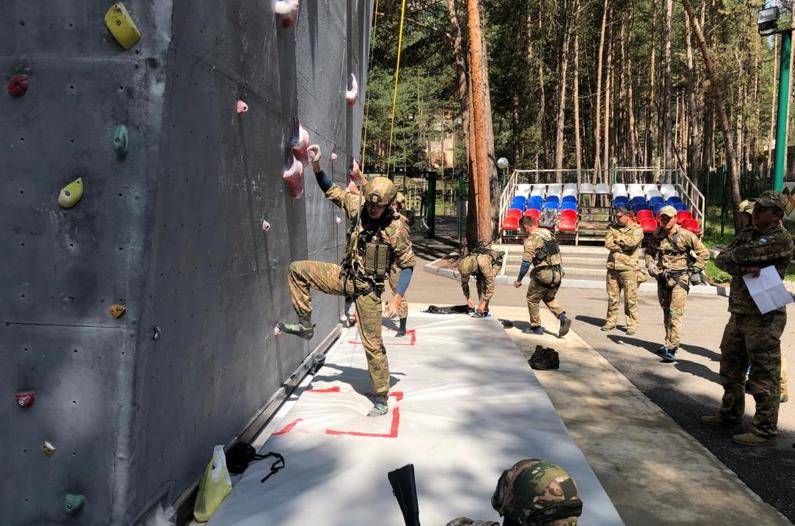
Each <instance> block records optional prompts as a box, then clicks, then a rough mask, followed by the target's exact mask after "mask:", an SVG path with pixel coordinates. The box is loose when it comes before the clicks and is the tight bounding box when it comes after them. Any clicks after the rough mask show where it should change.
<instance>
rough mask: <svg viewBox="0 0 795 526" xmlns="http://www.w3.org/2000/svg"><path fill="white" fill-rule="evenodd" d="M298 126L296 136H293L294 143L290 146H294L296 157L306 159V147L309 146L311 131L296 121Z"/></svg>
mask: <svg viewBox="0 0 795 526" xmlns="http://www.w3.org/2000/svg"><path fill="white" fill-rule="evenodd" d="M296 124H297V126H298V128H297V130H296V134H295V137H294V138H293V141H292V143H291V144H290V148H292V150H293V153H294V154H295V156H296V157H298V158H299V159H300V160H302V161H305V160H306V149H307V148H309V132H308V131H306V128H304V127H303V126H301V124H300V123H296Z"/></svg>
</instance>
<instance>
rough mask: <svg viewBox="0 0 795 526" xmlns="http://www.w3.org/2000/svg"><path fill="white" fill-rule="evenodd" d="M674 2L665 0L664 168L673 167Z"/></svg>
mask: <svg viewBox="0 0 795 526" xmlns="http://www.w3.org/2000/svg"><path fill="white" fill-rule="evenodd" d="M673 16H674V2H673V0H665V31H664V32H663V35H664V36H663V95H662V116H661V120H662V122H660V128H661V130H662V141H663V143H662V154H663V168H665V169H668V168H671V160H672V151H671V149H672V137H671V132H672V130H671V28H672V26H673Z"/></svg>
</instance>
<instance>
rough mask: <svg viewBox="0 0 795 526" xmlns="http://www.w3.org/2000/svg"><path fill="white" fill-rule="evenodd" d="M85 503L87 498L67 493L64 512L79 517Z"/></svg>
mask: <svg viewBox="0 0 795 526" xmlns="http://www.w3.org/2000/svg"><path fill="white" fill-rule="evenodd" d="M85 503H86V498H85V497H84V496H82V495H75V494H73V493H67V494H66V497H65V498H64V502H63V510H64V511H65V512H66V513H67V514H68V515H77V513H78V512H79V511H80V510H81V509H83V505H84V504H85Z"/></svg>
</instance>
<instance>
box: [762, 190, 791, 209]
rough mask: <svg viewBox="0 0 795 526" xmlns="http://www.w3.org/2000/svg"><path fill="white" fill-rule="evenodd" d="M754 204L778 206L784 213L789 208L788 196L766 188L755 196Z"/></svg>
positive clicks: (763, 206) (768, 206)
mask: <svg viewBox="0 0 795 526" xmlns="http://www.w3.org/2000/svg"><path fill="white" fill-rule="evenodd" d="M756 206H759V207H761V208H778V209H779V210H781V211H782V212H784V213H785V214H786V213H787V209H788V208H789V198H788V197H787V196H786V195H784V194H780V193H778V192H773V191H772V190H767V191H765V192H762V195H760V196H759V197H757V198H756Z"/></svg>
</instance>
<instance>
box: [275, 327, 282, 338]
mask: <svg viewBox="0 0 795 526" xmlns="http://www.w3.org/2000/svg"><path fill="white" fill-rule="evenodd" d="M281 333H282V330H281V329H280V328H279V326H278V325H274V326H273V335H274V336H279V335H280V334H281Z"/></svg>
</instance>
